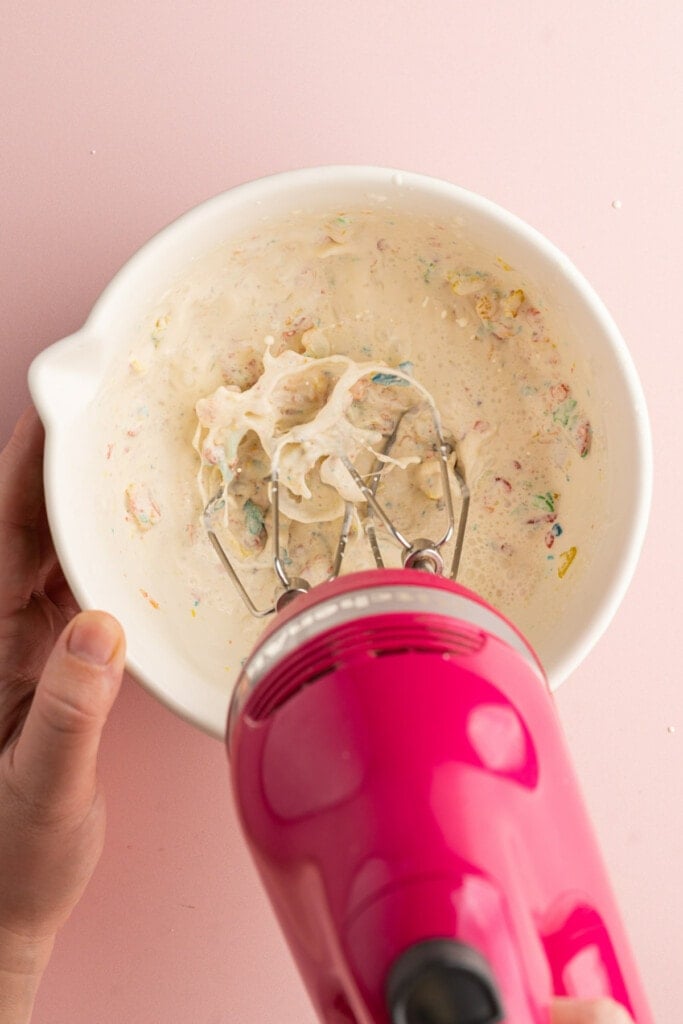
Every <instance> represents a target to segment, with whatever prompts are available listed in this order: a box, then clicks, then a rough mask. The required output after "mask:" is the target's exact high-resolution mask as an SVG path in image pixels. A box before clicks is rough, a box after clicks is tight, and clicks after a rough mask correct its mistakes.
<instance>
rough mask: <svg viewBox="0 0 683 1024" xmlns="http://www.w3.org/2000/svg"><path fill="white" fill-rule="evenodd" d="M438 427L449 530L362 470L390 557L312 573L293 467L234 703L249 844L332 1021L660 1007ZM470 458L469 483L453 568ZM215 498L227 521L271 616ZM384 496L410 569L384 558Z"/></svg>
mask: <svg viewBox="0 0 683 1024" xmlns="http://www.w3.org/2000/svg"><path fill="white" fill-rule="evenodd" d="M435 426H436V430H437V435H438V443H437V444H435V446H434V451H435V453H437V454H438V456H440V459H441V466H442V476H443V483H444V499H445V502H444V503H445V505H446V507H447V511H448V514H449V519H450V523H449V526H448V528H447V530H446V531H445V533H444V535H443V536H442V537H441V539H440V540H438V541H435V542H432V541H429V540H425V539H424V538H421V539H419V540H417V541H415V542H413V543H411V542H410V541H409V540H407V539H406V538H404V537H403V535H402V534H400V532H399V531H397V530H396V529H395V528H394V527H393V524H391V522H390V521H389V520H388V518H387V517H386V516H385V513H384V510H383V508H382V506H381V505H380V503H379V502H378V501H377V496H376V490H377V482H378V479H379V475H380V470H379V468H378V469H377V472H376V473H375V474H374V475H371V479H370V483H368V484H366V483H364V482H363V480H361V479H360V477H357V483H358V486H359V487H360V489H361V490H362V491H363V493H364V497H365V499H366V500H367V503H368V510H369V512H370V517H369V519H368V523H367V526H366V532H367V534H368V537H369V539H370V543H371V547H372V550H373V553H374V555H375V561H376V564H377V566H378V568H376V569H373V570H369V571H366V572H360V573H355V574H351V575H347V576H344V577H341V578H334V579H329V580H328V581H326V582H324V583H322V584H321V585H319V586H316V587H314V588H313V589H312V590H309V587H308V584H307V582H306V580H303V579H296V578H292V579H290V578H289V576H288V575H287V571H286V569H285V567H284V562H283V561H282V559H281V558H280V548H279V539H278V537H277V530H278V527H277V523H278V481H277V473H276V472H275V473H274V474H273V480H272V487H271V497H272V500H273V504H274V508H275V524H276V540H275V570H276V574H277V575H278V577H279V580H280V583H281V585H282V586H281V588H280V592H279V596H278V599H277V600H276V607H277V609H278V614H277V615H276V617H275V619H274V621H273V622H272V623H271V625H270V626H269V628H268V629H267V630H266V631H265V633H264V634H263V636H262V637H261V639H260V641H259V643H258V644H257V647H256V649H255V650H254V651H253V653H252V655H251V656H250V658H249V659H248V660H247V662H246V663H245V665H244V668H243V671H242V674H241V676H240V679H239V682H238V685H237V688H236V690H235V694H234V697H233V701H232V705H231V708H230V715H229V722H228V748H229V757H230V764H231V772H232V781H233V787H234V793H235V797H236V803H237V807H238V812H239V815H240V818H241V823H242V826H243V829H244V832H245V835H246V838H247V842H248V844H249V847H250V849H251V853H252V855H253V857H254V860H255V862H256V865H257V867H258V870H259V872H260V875H261V878H262V880H263V883H264V885H265V888H266V890H267V892H268V895H269V897H270V900H271V902H272V905H273V907H274V909H275V912H276V914H277V917H278V919H279V922H280V925H281V927H282V930H283V932H284V934H285V936H286V939H287V941H288V943H289V946H290V949H291V951H292V953H293V955H294V958H295V960H296V962H297V965H298V967H299V970H300V972H301V975H302V977H303V980H304V982H305V984H306V987H307V989H308V992H309V994H310V997H311V1000H312V1002H313V1004H314V1006H315V1008H316V1011H317V1013H318V1016H319V1018H320V1020H321V1021H322V1022H324V1024H493V1022H495V1021H505V1022H507V1024H548V1022H549V1020H550V1005H551V1002H552V999H553V998H554V997H556V996H568V997H574V998H578V999H597V998H601V997H609V998H612V999H614V1000H616V1001H617V1002H619V1003H621V1004H622V1005H623V1006H624V1007H625V1008H626V1009H627V1010H628V1011H629V1012H630V1014H631V1015H632V1017H633V1018H634V1020H635V1021H636V1024H650V1022H651V1020H652V1018H651V1015H650V1012H649V1010H648V1008H647V1004H646V1000H645V997H644V994H643V991H642V989H641V986H640V982H639V979H638V974H637V969H636V966H635V964H634V961H633V957H632V955H631V952H630V950H629V946H628V941H627V938H626V936H625V933H624V929H623V927H622V924H621V922H620V918H619V913H618V910H617V907H616V904H615V901H614V898H613V896H612V893H611V890H610V885H609V882H608V879H607V876H606V873H605V869H604V866H603V864H602V861H601V857H600V853H599V851H598V848H597V845H596V842H595V839H594V836H593V831H592V828H591V825H590V822H589V820H588V817H587V814H586V811H585V808H584V805H583V802H582V799H581V795H580V793H579V790H578V787H577V783H576V781H575V778H574V773H573V770H572V766H571V762H570V758H569V754H568V751H567V747H566V743H565V740H564V737H563V735H562V731H561V728H560V724H559V721H558V717H557V714H556V710H555V707H554V704H553V701H552V697H551V695H550V691H549V689H548V686H547V681H546V677H545V674H544V672H543V669H542V667H541V665H540V663H539V661H538V658H537V657H536V655H535V653H534V651H533V650H532V648H531V646H530V645H529V644H528V642H527V641H526V640H525V639H524V637H523V636H522V635H521V634H520V633H519V632H518V631H517V630H516V629H515V627H514V626H513V625H512V624H511V623H510V622H509V621H508V620H507V619H505V618H504V617H503V616H502V615H501V614H500V613H499V612H497V611H496V610H495V609H494V608H492V607H491V606H490V605H488V604H487V603H486V602H484V601H483V600H482V599H481V598H479V597H478V596H477V595H475V594H473V593H472V592H470V591H468V590H466V589H465V588H463V587H461V586H459V585H458V584H457V583H455V582H454V577H455V574H456V572H457V565H458V559H459V553H460V549H461V546H462V540H463V533H464V526H465V520H466V517H467V505H468V493H467V488H466V485H465V482H464V480H463V478H462V476H461V475H460V473H459V470H458V469H457V465H453V466H451V467H450V469H449V457H450V456H451V454H452V451H453V449H452V447H451V446H450V445H449V444H448V443H447V442H445V441H444V439H443V437H442V436H441V435H440V433H439V426H438V422H436V424H435ZM391 441H392V439H390V442H389V443H390V444H391ZM347 468H348V469H349V472H351V473H352V475H353V474H354V468H353V466H351V465H350V464H349V465H348V466H347ZM451 470H452V471H453V475H454V476H455V478H456V480H457V482H458V484H459V486H460V491H461V497H462V499H463V500H462V509H461V514H460V520H459V527H458V530H457V538H456V544H455V553H454V556H453V561H452V564H451V567H450V576H451V578H445V577H444V576H443V575H442V571H443V560H442V557H441V554H440V549H441V548H442V546H443V544H444V543H445V542H446V541H448V540H449V539H450V538H451V536H452V534H453V533H455V530H454V522H453V501H452V497H451V495H450V483H449V476H450V472H451ZM218 497H220V498H221V500H222V496H218ZM211 505H212V503H210V505H209V506H208V507H207V529H208V532H209V536H210V538H211V541H212V543H213V544H214V547H215V549H216V551H217V552H218V554H219V556H220V557H221V560H222V561H223V563H224V565H225V567H226V569H227V570H228V572H229V573H230V575H231V577H232V578H233V581H234V582H235V583H236V585H237V586H238V588H239V590H240V592H241V593H242V596H243V598H244V600H245V602H246V603H247V604H248V605H249V606H250V608H251V610H252V612H253V613H254V614H265V613H266V612H259V610H258V609H256V608H255V606H254V605H253V604H252V603H251V601H250V598H249V596H248V594H247V593H246V591H245V590H244V588H243V586H242V584H241V582H240V580H239V577H238V575H237V574H236V573H235V570H234V568H233V566H232V564H231V562H230V560H229V558H228V557H227V555H226V554H225V551H224V549H223V547H222V545H221V544H220V541H219V540H218V538H217V536H216V533H215V532H214V531H213V528H212V526H211V522H212V520H211V511H212V508H211ZM347 512H348V510H347ZM377 516H378V517H379V518H381V519H382V520H383V521H384V525H385V526H386V527H387V528H388V529H389V530H390V532H392V533H393V535H394V539H395V540H396V541H397V542H398V543H399V544H400V546H401V547H402V548H403V558H402V562H403V565H404V568H403V569H387V568H384V567H383V565H384V563H383V561H382V557H381V552H380V550H379V545H378V543H377V536H376V532H375V527H374V519H375V517H377ZM348 523H349V516H348V515H347V516H346V517H345V521H344V525H343V527H342V533H341V537H340V541H339V546H338V550H337V557H336V559H335V566H334V570H333V574H332V575H333V576H335V577H336V574H337V573H338V571H339V568H340V564H341V559H342V557H343V552H344V548H345V546H346V540H347V537H348ZM270 610H272V609H268V610H266V611H270Z"/></svg>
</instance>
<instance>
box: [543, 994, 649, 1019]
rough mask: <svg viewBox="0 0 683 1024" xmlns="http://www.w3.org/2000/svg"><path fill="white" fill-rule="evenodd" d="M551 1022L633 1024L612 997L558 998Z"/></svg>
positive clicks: (553, 1005)
mask: <svg viewBox="0 0 683 1024" xmlns="http://www.w3.org/2000/svg"><path fill="white" fill-rule="evenodd" d="M550 1020H551V1024H633V1021H632V1019H631V1017H630V1016H629V1015H628V1013H627V1012H626V1010H625V1009H624V1007H623V1006H622V1005H621V1003H615V1002H614V1001H613V1000H612V999H556V1000H555V1001H554V1002H553V1004H552V1012H551V1015H550Z"/></svg>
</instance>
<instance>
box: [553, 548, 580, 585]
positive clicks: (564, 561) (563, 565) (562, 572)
mask: <svg viewBox="0 0 683 1024" xmlns="http://www.w3.org/2000/svg"><path fill="white" fill-rule="evenodd" d="M575 558H576V548H575V547H571V548H568V549H567V550H566V551H563V552H562V554H561V555H560V564H559V565H558V567H557V575H558V576H559V577H560V579H564V577H565V576H566V575H567V570H568V569H569V566H570V565H571V564H572V562H573V561H574V559H575Z"/></svg>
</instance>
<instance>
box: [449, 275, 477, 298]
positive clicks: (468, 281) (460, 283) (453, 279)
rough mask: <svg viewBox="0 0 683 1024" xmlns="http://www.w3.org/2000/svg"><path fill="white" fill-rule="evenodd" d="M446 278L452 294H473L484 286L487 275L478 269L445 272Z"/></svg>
mask: <svg viewBox="0 0 683 1024" xmlns="http://www.w3.org/2000/svg"><path fill="white" fill-rule="evenodd" d="M446 280H447V281H448V283H449V285H450V286H451V291H452V292H453V294H454V295H473V294H475V293H476V292H480V291H482V290H483V289H484V288H485V287H486V282H487V275H486V274H483V273H482V272H481V271H480V270H475V271H473V272H467V271H462V272H459V273H458V272H456V273H448V274H446Z"/></svg>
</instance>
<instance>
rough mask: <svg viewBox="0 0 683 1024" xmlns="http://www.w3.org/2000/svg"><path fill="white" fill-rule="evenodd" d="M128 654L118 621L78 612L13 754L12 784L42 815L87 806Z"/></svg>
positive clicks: (62, 814) (65, 814)
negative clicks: (101, 740)
mask: <svg viewBox="0 0 683 1024" xmlns="http://www.w3.org/2000/svg"><path fill="white" fill-rule="evenodd" d="M124 657H125V639H124V635H123V630H122V629H121V626H120V625H119V623H118V622H117V621H116V619H114V618H112V617H111V616H110V615H106V614H105V613H104V612H81V613H80V614H79V615H77V616H76V617H75V618H74V619H73V620H72V621H71V622H70V623H69V625H68V626H67V627H66V629H65V630H64V632H63V633H62V635H61V636H60V638H59V640H58V641H57V643H56V645H55V648H54V650H53V651H52V654H51V655H50V657H49V658H48V661H47V664H46V665H45V669H44V671H43V674H42V676H41V679H40V682H39V683H38V686H37V688H36V692H35V696H34V698H33V703H32V704H31V709H30V711H29V713H28V716H27V718H26V721H25V723H24V727H23V729H22V731H21V735H20V736H19V739H18V740H17V743H16V746H15V748H14V751H13V757H12V773H13V789H14V790H15V792H17V793H18V794H19V795H20V797H21V798H22V800H23V801H24V802H25V803H26V804H28V805H29V807H31V808H33V809H34V810H35V812H36V813H37V814H38V815H39V816H40V817H41V820H43V821H45V820H47V819H51V820H60V819H61V820H63V819H65V818H70V819H75V818H78V817H79V815H81V814H85V813H87V811H88V809H89V808H90V806H91V804H92V801H93V799H94V794H95V790H96V775H97V752H98V749H99V745H100V738H101V736H102V729H103V728H104V724H105V722H106V720H107V716H108V714H109V711H110V710H111V707H112V705H113V703H114V700H115V699H116V695H117V693H118V691H119V687H120V685H121V677H122V675H123V664H124Z"/></svg>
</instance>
